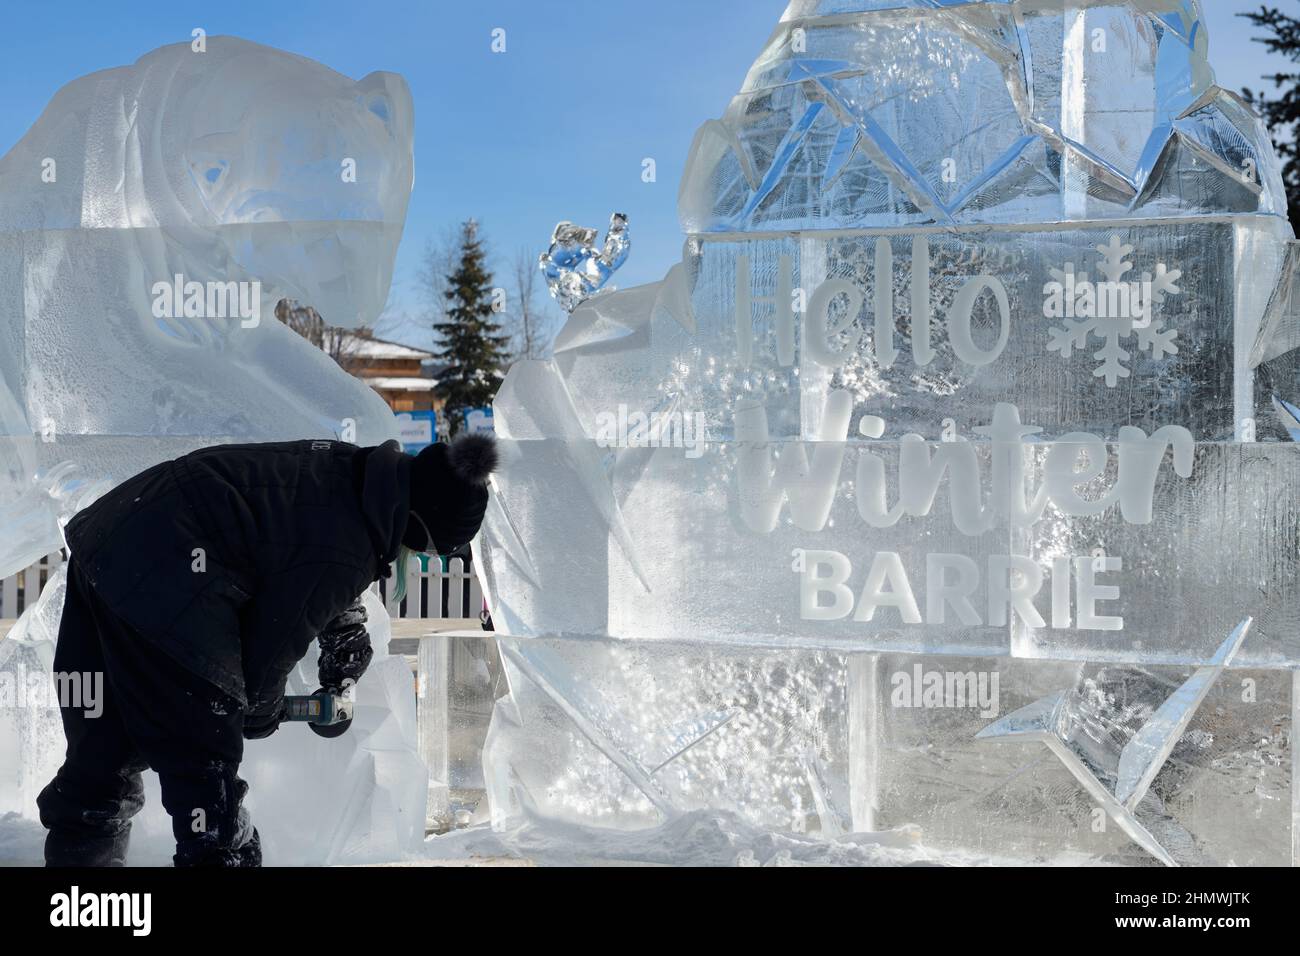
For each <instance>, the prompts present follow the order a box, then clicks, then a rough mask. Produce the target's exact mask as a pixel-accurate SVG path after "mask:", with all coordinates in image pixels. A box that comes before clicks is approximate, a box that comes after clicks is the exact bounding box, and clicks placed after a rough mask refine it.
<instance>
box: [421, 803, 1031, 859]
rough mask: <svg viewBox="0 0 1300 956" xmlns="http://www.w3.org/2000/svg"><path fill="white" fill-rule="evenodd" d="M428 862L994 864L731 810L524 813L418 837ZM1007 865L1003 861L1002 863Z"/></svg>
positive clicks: (911, 831) (916, 833)
mask: <svg viewBox="0 0 1300 956" xmlns="http://www.w3.org/2000/svg"><path fill="white" fill-rule="evenodd" d="M424 846H425V852H426V855H427V858H428V859H429V860H430V861H434V862H436V861H440V860H447V861H452V860H464V859H466V858H469V859H474V858H487V859H494V860H500V859H517V860H527V861H529V862H531V863H533V864H535V865H538V866H617V865H643V866H915V865H922V866H925V865H931V866H934V865H938V866H943V865H971V864H978V863H992V862H997V861H994V860H990V859H988V858H983V859H976V858H974V857H970V856H958V855H957V854H953V853H940V852H935V851H932V850H929V849H927V848H925V847H924V846H922V845H921V842H920V830H919V829H917V828H915V827H903V828H900V829H897V830H890V831H886V832H883V833H857V834H850V835H847V836H843V837H839V838H836V839H831V840H827V839H823V838H821V837H817V836H802V835H799V834H793V833H774V832H771V831H768V830H764V829H761V828H759V827H756V826H754V825H753V824H751V823H748V822H746V821H745V820H743V819H741V818H740V817H738V816H736V815H735V814H733V813H726V812H719V811H710V810H698V811H693V812H691V813H685V814H682V815H681V816H679V817H675V818H673V819H671V820H668V821H667V822H665V823H662V824H660V825H659V826H656V827H651V828H648V829H644V830H612V829H603V828H600V827H591V826H583V825H579V824H574V823H560V822H557V821H554V820H541V819H536V818H526V819H524V820H523V821H522V822H520V823H519V824H517V825H514V826H512V827H511V828H509V829H507V830H503V831H500V832H494V831H493V830H491V829H490V828H489V827H487V826H486V825H483V826H476V827H470V828H468V829H464V830H454V831H452V832H450V833H447V834H444V835H442V836H436V837H430V838H429V839H428V840H427V841H425V845H424ZM1008 862H1009V861H1008Z"/></svg>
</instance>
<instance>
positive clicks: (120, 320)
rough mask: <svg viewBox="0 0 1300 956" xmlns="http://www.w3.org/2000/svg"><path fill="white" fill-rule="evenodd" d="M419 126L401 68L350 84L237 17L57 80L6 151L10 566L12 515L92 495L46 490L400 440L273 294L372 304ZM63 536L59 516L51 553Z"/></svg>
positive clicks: (1, 553) (1, 362)
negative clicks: (233, 25)
mask: <svg viewBox="0 0 1300 956" xmlns="http://www.w3.org/2000/svg"><path fill="white" fill-rule="evenodd" d="M412 124H413V120H412V106H411V99H410V93H409V91H408V90H407V88H406V85H405V83H404V82H403V81H402V80H401V78H400V77H397V76H395V75H393V74H390V73H372V74H370V75H369V76H367V77H365V78H364V79H362V80H360V81H354V80H351V79H349V78H347V77H345V76H342V75H340V74H338V73H335V72H334V71H332V70H330V69H328V68H326V67H324V66H322V65H320V64H318V63H313V62H312V61H310V60H306V59H304V58H302V57H298V56H294V55H292V54H288V53H283V52H280V51H278V50H272V49H270V48H267V47H263V46H259V45H258V44H255V43H250V42H248V41H245V40H240V39H236V38H234V37H211V38H208V40H207V43H206V49H205V50H204V51H202V52H199V51H196V50H194V49H192V48H191V46H190V45H189V44H175V45H172V46H166V47H162V48H161V49H158V50H155V51H154V52H152V53H149V54H147V55H145V56H144V57H142V58H141V59H140V60H139V61H138V62H137V63H135V64H134V65H132V66H126V67H120V68H118V69H114V70H107V71H102V72H99V73H95V74H94V75H92V76H87V77H83V78H81V79H79V80H75V81H73V82H72V83H69V84H68V85H67V86H65V87H64V88H63V89H61V90H60V91H59V92H58V93H57V94H56V96H55V98H54V99H53V101H52V102H51V103H50V105H49V106H48V107H47V108H46V110H45V112H44V113H42V115H41V117H40V118H39V119H38V120H37V121H36V123H35V125H34V126H33V127H32V129H31V130H30V131H28V133H27V135H26V136H24V137H23V139H22V140H21V141H20V142H19V143H18V145H16V146H15V147H14V148H13V149H12V150H10V152H9V153H8V154H6V155H5V156H4V158H3V159H0V184H3V185H4V186H6V187H7V188H0V252H2V255H0V259H2V260H3V261H4V262H5V272H4V274H3V275H4V278H3V280H0V382H3V383H4V384H3V387H0V450H2V451H3V452H4V458H3V459H0V460H2V461H3V462H4V468H3V469H0V482H2V484H0V515H5V516H6V517H7V518H8V520H7V522H6V524H4V525H2V526H0V576H3V575H7V574H10V573H12V572H13V571H14V570H16V569H17V568H18V567H21V566H22V565H23V563H24V560H25V558H24V556H23V555H22V554H20V553H18V552H20V551H26V552H27V558H28V559H29V558H30V552H31V551H32V548H33V547H36V546H35V545H28V546H27V547H26V548H20V547H19V546H20V545H21V544H22V542H24V541H25V540H27V539H28V538H29V537H30V535H27V534H23V535H18V534H12V533H11V530H10V529H11V524H10V522H12V521H13V520H16V519H14V518H12V517H9V516H10V515H11V514H15V513H16V514H17V515H19V516H22V520H25V521H28V522H31V521H32V520H34V519H33V516H34V515H38V514H43V513H45V512H48V511H50V510H53V511H54V512H55V513H58V512H59V511H63V512H69V511H75V506H76V505H78V504H80V503H83V502H82V501H81V499H80V497H79V496H78V497H76V498H74V499H73V500H70V501H69V502H68V506H67V507H64V508H59V507H58V506H57V505H55V506H53V508H51V506H50V505H49V504H48V503H46V501H45V500H44V499H45V498H48V495H49V494H50V493H51V491H52V492H53V493H54V494H56V495H59V494H62V495H64V496H65V497H66V496H68V495H70V494H73V493H74V492H77V491H78V489H80V490H82V491H84V485H85V484H86V483H91V482H97V481H101V480H108V481H110V482H116V481H119V480H121V479H122V478H123V477H126V476H128V475H131V474H133V473H135V472H136V471H138V470H139V469H141V468H143V467H145V466H146V465H149V464H153V463H154V462H156V461H160V460H163V459H166V458H168V457H173V456H175V455H177V454H182V453H183V452H185V451H188V450H191V449H193V448H195V447H199V446H201V445H205V444H211V443H213V442H215V441H223V440H231V439H240V440H250V441H251V440H267V441H272V440H276V439H287V438H301V437H305V436H309V435H310V436H322V437H336V438H337V437H348V438H349V439H350V440H353V441H358V442H363V443H365V442H370V443H375V442H379V441H383V440H385V439H387V438H390V437H395V436H396V430H395V428H394V426H393V424H392V419H391V416H390V415H389V414H388V411H387V409H386V408H385V406H384V404H383V402H382V400H380V398H379V397H378V396H377V395H375V394H374V393H373V392H372V391H371V390H370V389H369V388H367V387H366V386H365V385H364V384H362V383H360V382H358V381H356V380H354V379H352V378H350V377H348V376H346V375H343V374H341V373H340V372H339V371H338V369H337V368H336V367H335V366H334V364H333V363H332V362H331V360H330V358H329V357H328V356H327V355H325V354H323V353H322V352H320V351H319V350H316V349H310V348H307V347H305V346H304V343H303V342H302V340H300V339H299V338H298V337H297V336H296V335H294V334H293V333H292V332H290V331H289V330H288V329H287V328H285V327H284V326H283V325H282V324H281V323H279V322H277V321H275V319H274V317H273V311H274V306H275V303H276V302H277V301H278V300H279V299H280V298H285V297H289V298H296V299H299V300H301V301H304V302H310V303H312V304H313V305H314V306H315V307H316V308H317V309H318V311H320V313H321V314H322V315H323V316H325V317H326V319H327V320H328V321H329V322H331V323H332V324H335V325H340V326H345V327H354V326H356V325H359V324H363V323H370V322H373V320H374V319H375V318H376V317H377V316H378V314H379V312H380V310H382V308H383V306H384V302H385V298H386V296H387V294H388V287H389V283H390V280H391V278H392V263H393V257H394V255H395V252H396V248H397V243H398V240H399V239H400V237H401V232H402V226H403V223H404V221H405V217H406V204H407V199H408V197H409V194H410V189H411V175H412V153H411V136H412ZM6 392H7V393H8V394H6ZM15 460H18V461H20V462H23V463H24V464H23V469H22V470H23V472H24V473H23V474H22V475H20V476H17V477H15V475H14V474H13V472H14V471H15V469H14V468H13V466H12V462H13V461H15ZM29 463H30V465H29ZM65 463H72V464H73V465H75V471H72V472H71V473H68V474H64V475H63V476H62V479H61V481H59V482H58V484H57V487H55V488H54V489H51V488H50V487H49V481H48V480H47V481H44V482H39V483H37V485H38V486H37V487H35V488H33V487H31V486H30V485H31V483H32V481H33V479H34V478H35V477H36V476H35V475H33V474H32V473H30V472H29V471H28V467H31V466H34V468H35V469H36V470H37V471H38V472H40V473H42V474H44V473H48V472H50V471H52V470H54V469H55V468H57V467H58V466H60V465H65ZM79 483H80V484H79ZM19 497H22V498H23V499H24V501H25V504H24V505H22V506H20V507H16V508H15V507H14V506H13V505H12V502H14V501H15V500H16V499H18V498H19ZM58 544H59V537H58V534H57V530H56V529H55V526H54V524H53V523H52V522H49V521H46V522H45V525H44V534H43V544H41V545H40V547H43V548H44V551H43V552H41V553H45V552H48V551H50V550H54V549H55V548H57V547H58ZM37 550H38V551H39V547H38V548H37Z"/></svg>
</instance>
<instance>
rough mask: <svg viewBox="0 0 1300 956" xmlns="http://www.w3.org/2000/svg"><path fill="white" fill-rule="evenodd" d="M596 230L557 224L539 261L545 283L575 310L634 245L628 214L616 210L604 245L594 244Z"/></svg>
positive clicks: (598, 288) (610, 275) (566, 308)
mask: <svg viewBox="0 0 1300 956" xmlns="http://www.w3.org/2000/svg"><path fill="white" fill-rule="evenodd" d="M595 242H596V230H595V229H586V228H584V227H582V226H575V225H574V224H573V223H571V222H562V223H560V224H559V225H557V226H556V227H555V232H554V234H553V235H552V236H551V246H550V248H549V249H547V250H546V252H544V253H542V256H541V259H540V261H539V262H538V265H540V266H541V269H542V274H543V275H544V276H545V277H546V286H547V288H548V289H549V290H550V292H551V295H552V297H554V299H555V301H557V302H558V303H560V308H562V309H564V311H565V312H572V311H573V310H574V309H576V308H577V307H578V306H580V305H581V304H582V303H583V302H585V301H587V300H588V299H590V298H591V297H592V296H593V295H595V294H596V293H597V292H600V291H601V290H603V289H604V288H605V286H607V285H608V284H609V280H610V279H612V278H613V277H614V273H615V272H617V271H618V270H619V269H620V268H622V266H623V263H625V262H626V261H627V257H628V253H629V252H630V251H631V249H632V238H631V236H629V235H628V229H627V216H625V215H623V213H621V212H616V213H614V215H612V216H611V217H610V219H609V231H608V232H607V233H606V234H605V245H604V248H602V249H597V248H596V247H595Z"/></svg>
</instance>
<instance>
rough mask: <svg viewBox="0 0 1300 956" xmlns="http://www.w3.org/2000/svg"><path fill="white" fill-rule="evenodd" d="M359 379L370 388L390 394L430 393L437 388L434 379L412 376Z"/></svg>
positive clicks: (363, 377) (365, 376) (364, 377)
mask: <svg viewBox="0 0 1300 956" xmlns="http://www.w3.org/2000/svg"><path fill="white" fill-rule="evenodd" d="M360 378H361V381H363V382H365V383H366V384H367V385H369V386H370V387H371V388H382V389H386V390H388V391H391V392H431V391H433V390H434V389H435V388H437V386H438V382H437V381H436V380H435V379H432V378H417V377H415V376H413V375H407V376H397V377H395V376H387V375H385V376H374V377H371V376H369V375H362V376H360Z"/></svg>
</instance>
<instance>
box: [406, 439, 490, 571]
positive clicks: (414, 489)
mask: <svg viewBox="0 0 1300 956" xmlns="http://www.w3.org/2000/svg"><path fill="white" fill-rule="evenodd" d="M496 466H497V448H496V441H495V440H494V439H493V438H492V437H491V436H489V435H481V434H480V435H464V436H462V437H461V438H458V439H456V440H455V441H454V442H452V443H451V444H450V445H446V444H443V443H442V442H439V443H438V444H436V445H430V446H429V447H428V448H425V449H424V450H423V451H421V452H420V453H419V454H418V455H416V456H415V461H414V462H412V463H411V514H410V517H409V518H408V519H407V522H406V533H405V534H404V535H403V536H402V543H403V544H404V545H406V546H407V547H408V548H410V549H411V550H412V551H437V553H438V554H450V553H451V552H453V551H455V550H456V549H457V548H460V547H463V546H464V545H466V544H469V542H470V541H471V540H472V539H473V537H474V536H475V535H476V534H478V529H479V526H481V525H482V524H483V515H484V513H485V512H486V511H487V502H488V490H487V480H488V477H489V476H490V475H491V474H492V472H493V471H494V470H495V469H496ZM431 538H432V540H430V539H431Z"/></svg>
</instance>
